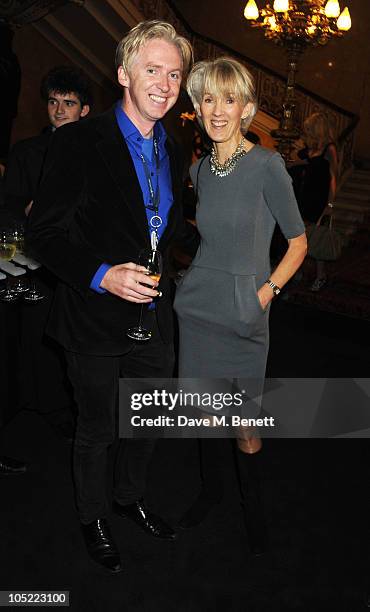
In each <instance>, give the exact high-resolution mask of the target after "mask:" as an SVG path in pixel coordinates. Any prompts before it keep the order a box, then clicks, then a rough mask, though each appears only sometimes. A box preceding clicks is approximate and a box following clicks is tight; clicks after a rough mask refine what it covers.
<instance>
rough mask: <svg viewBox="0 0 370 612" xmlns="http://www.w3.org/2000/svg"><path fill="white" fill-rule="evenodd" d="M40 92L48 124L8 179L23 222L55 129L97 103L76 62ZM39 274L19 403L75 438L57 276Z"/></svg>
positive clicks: (27, 315)
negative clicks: (52, 331)
mask: <svg viewBox="0 0 370 612" xmlns="http://www.w3.org/2000/svg"><path fill="white" fill-rule="evenodd" d="M40 93H41V98H42V99H43V101H44V102H45V105H46V108H47V113H48V118H49V126H48V127H47V128H45V129H44V130H43V131H42V133H41V134H39V135H37V136H34V137H32V138H27V139H26V140H22V141H20V142H18V143H16V144H15V145H14V147H13V148H12V150H11V152H10V155H9V159H8V163H7V166H6V172H5V177H4V199H5V205H6V208H7V209H8V211H9V214H11V215H12V216H13V217H14V218H15V219H17V220H18V221H19V222H20V223H24V224H26V223H27V215H28V213H29V211H30V209H31V206H32V202H33V200H34V198H35V196H36V193H37V190H38V187H39V183H40V180H41V175H42V170H43V164H44V159H45V156H46V152H47V149H48V146H49V143H50V140H51V138H52V137H53V134H54V132H55V131H56V130H57V129H59V128H60V127H62V126H64V125H66V124H67V123H74V122H76V121H79V120H80V119H82V118H84V117H86V116H87V115H88V113H89V111H90V107H91V104H92V94H91V84H90V81H89V79H88V78H87V76H86V75H85V73H84V72H83V71H82V70H80V69H79V68H75V67H74V66H57V67H55V68H53V69H52V70H50V71H49V72H48V73H47V74H46V75H45V76H44V78H43V79H42V82H41V88H40ZM36 277H37V283H38V285H39V286H40V288H41V292H42V294H43V296H44V299H43V300H42V301H40V302H38V303H37V304H34V305H32V307H31V308H30V306H29V305H27V304H21V325H20V327H21V329H20V339H21V351H20V362H21V368H20V369H21V373H20V386H19V402H18V404H19V407H20V408H22V407H27V408H28V409H31V410H34V411H37V412H38V413H39V414H41V415H42V417H43V418H44V419H45V420H46V421H47V422H48V424H49V425H50V426H51V427H52V428H53V430H54V432H55V433H57V434H58V435H59V436H61V437H62V438H63V439H67V440H69V441H71V439H72V437H73V432H74V415H73V412H74V410H73V398H72V393H71V389H70V386H69V384H68V381H67V380H66V366H65V360H64V357H63V354H61V352H62V351H61V349H60V347H59V346H58V345H56V344H55V342H53V341H52V340H50V338H45V335H44V331H45V326H46V321H47V318H48V314H49V311H50V306H51V303H52V299H53V295H54V288H55V283H56V279H55V278H54V277H53V275H52V274H50V272H49V271H47V270H46V269H45V268H41V269H40V270H38V271H37V273H36Z"/></svg>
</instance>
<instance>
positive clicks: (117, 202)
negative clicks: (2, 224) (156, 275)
mask: <svg viewBox="0 0 370 612" xmlns="http://www.w3.org/2000/svg"><path fill="white" fill-rule="evenodd" d="M167 150H168V153H169V158H170V166H171V175H172V186H173V195H174V203H173V206H172V208H171V211H170V214H169V218H168V224H167V227H166V229H165V231H164V233H163V235H162V237H161V240H160V243H159V249H160V251H161V252H162V253H163V254H164V256H165V255H166V251H167V249H168V246H169V244H170V242H171V241H172V239H176V240H179V239H180V240H181V239H182V237H183V236H184V235H185V234H186V233H187V229H186V226H187V225H188V224H185V222H184V220H183V215H182V208H181V192H182V176H183V168H182V154H181V150H180V148H179V147H178V145H176V144H175V143H174V142H172V141H171V140H170V139H167ZM189 227H191V226H189ZM192 239H193V238H191V240H192ZM27 245H28V247H29V249H30V251H31V252H32V254H33V255H34V257H35V258H36V259H38V260H39V261H40V262H41V263H42V264H43V265H44V266H46V267H47V268H49V269H50V270H51V271H52V272H53V273H54V274H55V275H56V276H57V277H58V279H59V280H60V282H59V284H58V287H57V291H56V295H55V300H54V304H53V306H52V310H51V314H50V318H49V322H48V326H47V333H48V334H49V335H51V336H52V337H53V338H55V339H56V340H57V341H58V342H60V343H61V344H62V345H63V346H64V347H65V348H66V349H67V350H71V351H75V352H80V353H87V354H95V355H118V354H121V353H123V352H125V351H126V350H128V348H129V346H130V344H131V341H130V340H129V339H128V338H127V337H126V335H125V330H126V329H127V328H128V327H130V326H131V325H134V324H136V323H137V321H138V315H139V308H140V306H138V305H137V304H133V303H130V302H127V301H126V300H123V299H120V298H118V297H116V296H114V295H112V294H110V293H108V292H107V293H105V294H98V293H96V292H95V291H93V290H91V289H90V288H89V287H90V283H91V280H92V278H93V276H94V274H95V272H96V271H97V269H98V268H99V266H100V265H101V264H102V263H103V262H107V263H109V264H112V265H114V264H120V263H125V262H129V261H134V262H135V261H137V256H138V253H139V251H140V250H141V249H143V248H145V247H149V246H150V242H149V230H148V223H147V217H146V212H145V207H144V202H143V198H142V192H141V188H140V184H139V181H138V179H137V176H136V172H135V167H134V164H133V161H132V159H131V156H130V153H129V150H128V148H127V146H126V143H125V142H124V140H123V138H122V135H121V132H120V130H119V127H118V124H117V122H116V117H115V113H114V109H111V110H109V111H108V112H107V113H104V114H103V115H100V116H98V117H95V118H93V119H88V120H85V121H80V122H78V123H73V124H69V125H66V126H64V127H62V128H59V129H58V130H57V131H56V133H55V135H54V138H53V139H52V142H51V145H50V149H49V152H48V155H47V158H46V162H45V167H44V173H43V179H42V181H41V185H40V189H39V192H38V194H37V197H36V199H35V202H34V205H33V207H32V212H31V215H30V220H29V229H28V236H27ZM160 290H161V291H162V292H163V297H162V298H161V299H160V300H158V304H157V316H158V323H159V328H160V332H161V335H162V337H163V339H164V341H165V342H171V341H172V334H173V331H172V327H173V326H172V305H171V297H170V288H169V279H168V276H167V274H166V269H165V270H164V273H163V275H162V278H161V282H160Z"/></svg>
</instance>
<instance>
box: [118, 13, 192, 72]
mask: <svg viewBox="0 0 370 612" xmlns="http://www.w3.org/2000/svg"><path fill="white" fill-rule="evenodd" d="M156 38H160V39H162V40H165V41H166V42H168V43H171V44H173V45H175V47H177V49H178V50H179V53H180V55H181V59H182V74H183V77H185V76H186V75H187V73H188V72H189V69H190V67H191V64H192V62H193V49H192V46H191V44H190V42H189V41H188V40H186V38H184V37H183V36H180V35H179V34H178V33H177V32H176V30H175V28H174V27H173V26H172V25H171V24H170V23H166V22H165V21H158V20H155V19H153V20H151V21H142V22H140V23H138V24H137V25H136V26H135V27H134V28H132V30H130V31H129V32H128V34H126V36H125V37H124V38H123V39H122V40H121V41H120V42H119V43H118V46H117V50H116V68H117V69H118V68H119V67H120V66H123V69H124V70H125V72H126V73H127V74H129V72H130V66H131V64H132V62H133V60H134V59H135V57H136V55H137V54H138V52H139V50H140V49H141V47H143V46H144V45H145V44H146V43H148V42H149V41H151V40H154V39H156Z"/></svg>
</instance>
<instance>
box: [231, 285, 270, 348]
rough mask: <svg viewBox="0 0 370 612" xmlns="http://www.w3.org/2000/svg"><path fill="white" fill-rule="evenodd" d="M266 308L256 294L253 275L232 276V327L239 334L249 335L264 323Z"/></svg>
mask: <svg viewBox="0 0 370 612" xmlns="http://www.w3.org/2000/svg"><path fill="white" fill-rule="evenodd" d="M267 310H268V309H266V310H264V309H263V308H262V305H261V302H260V301H259V298H258V295H257V287H256V278H255V276H254V275H253V276H234V327H235V331H236V332H237V333H238V334H239V335H240V336H250V335H251V334H253V333H254V332H255V331H256V330H257V329H258V328H259V325H264V323H265V320H266V314H267Z"/></svg>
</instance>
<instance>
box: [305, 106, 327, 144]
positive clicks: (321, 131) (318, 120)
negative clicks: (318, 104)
mask: <svg viewBox="0 0 370 612" xmlns="http://www.w3.org/2000/svg"><path fill="white" fill-rule="evenodd" d="M303 140H304V141H305V143H306V146H307V148H308V149H311V150H313V151H321V150H322V149H323V148H324V147H325V146H326V145H327V144H329V143H331V142H334V134H333V128H332V125H331V122H330V118H329V117H328V115H327V114H326V113H322V112H319V113H313V114H312V115H310V116H309V117H307V119H305V121H304V123H303Z"/></svg>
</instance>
